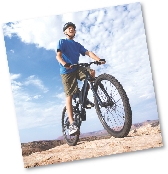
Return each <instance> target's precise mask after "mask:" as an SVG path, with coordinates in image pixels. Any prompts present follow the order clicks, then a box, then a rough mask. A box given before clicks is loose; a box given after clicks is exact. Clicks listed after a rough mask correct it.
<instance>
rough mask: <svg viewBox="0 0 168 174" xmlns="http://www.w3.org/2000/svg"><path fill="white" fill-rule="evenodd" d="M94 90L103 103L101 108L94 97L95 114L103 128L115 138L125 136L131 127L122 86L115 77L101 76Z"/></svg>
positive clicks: (127, 103) (126, 98)
mask: <svg viewBox="0 0 168 174" xmlns="http://www.w3.org/2000/svg"><path fill="white" fill-rule="evenodd" d="M95 90H96V92H97V94H98V96H99V98H100V99H101V102H103V103H104V106H103V107H101V106H100V103H99V101H98V100H97V99H96V97H94V102H95V108H96V112H97V114H98V117H99V120H100V122H101V123H102V125H103V127H104V128H105V129H106V130H107V132H108V133H109V134H110V135H112V136H114V137H116V138H123V137H125V136H127V135H128V133H129V131H130V129H131V125H132V111H131V107H130V104H129V99H128V97H127V94H126V92H125V90H124V89H123V87H122V85H121V84H120V83H119V82H118V80H117V79H115V77H113V76H111V75H109V74H101V75H100V76H98V77H97V79H96V81H95Z"/></svg>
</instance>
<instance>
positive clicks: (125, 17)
mask: <svg viewBox="0 0 168 174" xmlns="http://www.w3.org/2000/svg"><path fill="white" fill-rule="evenodd" d="M67 21H72V22H74V23H75V24H76V26H77V34H76V37H75V41H77V42H80V43H81V44H82V45H84V46H85V47H86V48H87V49H88V50H90V51H93V52H94V53H96V55H98V56H99V57H101V58H104V59H106V61H107V64H106V66H101V67H100V66H99V67H97V66H92V68H94V69H95V70H96V74H97V75H99V74H101V73H104V72H108V73H109V74H112V75H113V76H115V77H116V78H117V79H118V80H119V81H120V82H121V84H122V85H123V87H124V89H125V90H126V92H127V95H128V97H129V99H130V104H131V107H132V111H133V123H137V122H142V121H145V120H153V119H158V112H157V105H156V99H155V92H154V86H153V81H152V73H151V67H150V59H149V55H148V49H147V42H146V35H145V29H144V23H143V14H142V11H141V5H140V3H132V4H128V5H120V6H112V7H107V8H100V9H93V10H88V11H80V12H73V13H66V14H62V15H56V16H47V17H40V18H33V19H27V20H22V21H12V22H10V23H7V24H4V25H3V32H4V40H5V46H6V54H7V60H8V66H9V73H10V76H11V86H12V92H13V99H14V104H15V111H16V117H17V124H18V129H19V134H20V141H21V142H30V141H35V140H46V139H56V138H57V137H58V136H61V135H62V132H61V114H62V109H63V107H64V105H65V97H64V92H63V88H62V82H61V78H60V75H59V66H58V62H57V61H56V59H55V56H56V54H55V50H56V45H57V42H58V40H59V39H60V38H65V36H64V34H63V32H62V27H63V25H64V24H65V23H66V22H67ZM89 61H90V58H89V57H83V56H81V57H80V62H89ZM89 98H90V100H93V99H92V94H91V93H89ZM101 129H103V127H102V125H101V124H100V122H99V120H98V117H97V115H96V112H95V110H94V109H91V110H87V121H86V122H83V124H82V127H81V131H82V132H83V133H84V132H90V131H96V130H101Z"/></svg>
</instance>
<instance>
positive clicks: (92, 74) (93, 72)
mask: <svg viewBox="0 0 168 174" xmlns="http://www.w3.org/2000/svg"><path fill="white" fill-rule="evenodd" d="M90 75H91V76H92V77H95V70H93V69H91V70H90Z"/></svg>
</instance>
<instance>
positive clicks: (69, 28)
mask: <svg viewBox="0 0 168 174" xmlns="http://www.w3.org/2000/svg"><path fill="white" fill-rule="evenodd" d="M64 33H65V34H68V35H69V36H70V37H73V36H74V35H75V33H76V31H75V30H74V28H73V27H71V26H69V27H68V28H67V29H66V30H65V31H64Z"/></svg>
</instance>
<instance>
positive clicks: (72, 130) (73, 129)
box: [69, 122, 80, 135]
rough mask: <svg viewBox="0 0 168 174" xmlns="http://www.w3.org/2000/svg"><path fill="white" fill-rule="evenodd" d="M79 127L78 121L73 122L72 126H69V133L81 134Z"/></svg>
mask: <svg viewBox="0 0 168 174" xmlns="http://www.w3.org/2000/svg"><path fill="white" fill-rule="evenodd" d="M79 132H80V131H79V128H78V127H77V126H76V123H75V122H73V123H72V124H71V125H70V126H69V135H76V134H79Z"/></svg>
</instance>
